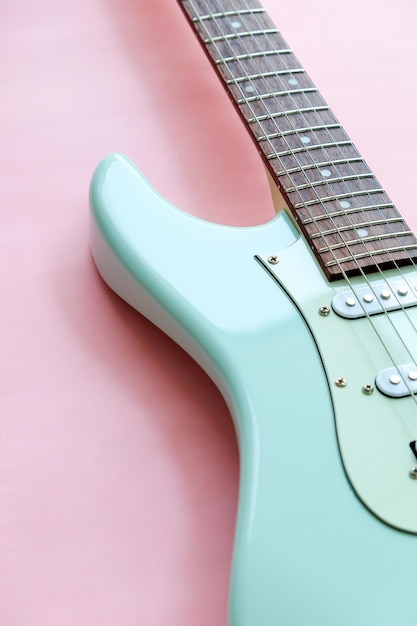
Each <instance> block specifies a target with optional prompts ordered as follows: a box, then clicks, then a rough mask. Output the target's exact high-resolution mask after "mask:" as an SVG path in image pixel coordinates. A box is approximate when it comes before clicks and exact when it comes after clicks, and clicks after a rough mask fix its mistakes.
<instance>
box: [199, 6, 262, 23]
mask: <svg viewBox="0 0 417 626" xmlns="http://www.w3.org/2000/svg"><path fill="white" fill-rule="evenodd" d="M257 13H258V14H259V13H266V11H265V9H263V8H260V9H240V10H239V9H237V10H236V11H223V12H220V13H211V14H207V15H199V16H196V17H193V18H192V21H193V22H203V21H205V20H213V19H215V20H216V19H220V18H225V17H226V18H227V17H236V16H239V15H252V14H257Z"/></svg>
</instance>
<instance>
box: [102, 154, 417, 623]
mask: <svg viewBox="0 0 417 626" xmlns="http://www.w3.org/2000/svg"><path fill="white" fill-rule="evenodd" d="M91 206H92V227H91V242H92V251H93V255H94V259H95V262H96V264H97V267H98V270H99V272H100V273H101V275H102V277H103V278H104V280H105V281H106V282H107V283H108V284H109V285H110V287H111V288H112V289H113V290H114V291H115V292H116V293H117V294H119V296H121V297H122V298H123V299H124V300H126V301H127V302H128V303H129V304H131V305H132V306H133V307H134V308H135V309H137V310H138V311H139V312H140V313H142V314H143V315H145V316H146V317H147V318H149V319H150V320H151V321H152V322H154V323H155V324H156V325H157V326H158V327H160V328H161V329H162V330H163V331H164V332H165V333H167V334H168V335H169V336H170V337H172V338H173V339H174V340H175V341H176V342H177V343H178V344H179V345H181V346H182V347H183V348H184V349H185V350H186V351H187V352H188V353H189V354H190V355H191V356H192V357H193V358H194V359H195V360H196V361H197V362H198V363H199V364H200V365H201V367H202V368H203V369H204V370H205V371H206V372H207V373H208V374H209V376H211V378H212V379H213V380H214V381H215V383H216V384H217V386H218V387H219V389H220V390H221V392H222V394H223V395H224V398H225V400H226V402H227V404H228V406H229V408H230V411H231V414H232V416H233V420H234V423H235V427H236V431H237V435H238V441H239V450H240V459H241V481H240V496H239V511H238V521H237V529H236V539H235V549H234V560H233V570H232V582H231V593H230V618H229V622H230V626H306V625H314V626H395V625H397V626H406V625H408V624H413V623H415V620H416V616H415V606H416V604H415V601H416V598H417V593H416V584H415V579H416V569H417V538H416V536H415V532H416V530H417V481H415V480H412V478H410V475H409V472H410V469H411V468H412V467H413V465H414V464H415V463H416V460H415V459H414V457H413V454H412V452H411V450H410V449H409V447H408V442H409V441H410V440H411V439H413V438H414V439H416V438H417V436H416V435H417V415H416V408H415V401H414V398H413V397H405V398H401V399H393V398H389V397H386V396H385V395H383V394H382V393H380V392H379V391H378V390H375V391H374V392H373V393H370V394H369V395H367V394H365V393H363V391H362V387H363V385H367V384H368V385H374V380H375V375H376V374H377V373H378V372H379V371H380V370H381V369H383V368H384V367H386V366H387V364H386V358H385V352H384V350H385V347H381V346H380V345H379V344H380V342H379V339H378V336H377V334H376V333H375V332H374V329H373V328H370V322H369V320H368V319H364V320H346V319H342V318H341V317H339V316H338V315H336V314H335V313H334V312H332V311H331V312H330V314H329V315H320V314H319V312H318V311H319V309H320V307H322V306H327V307H328V308H331V301H332V298H333V297H334V295H335V293H337V292H338V291H340V290H343V289H346V285H343V284H341V283H340V282H339V283H337V284H332V285H331V284H329V283H328V282H327V281H326V280H325V278H324V277H323V275H322V273H321V271H320V269H319V267H318V265H317V264H316V261H315V260H314V259H313V257H312V256H311V254H310V251H309V250H308V247H307V246H306V244H305V242H304V240H303V239H302V238H301V237H300V236H299V234H298V232H297V230H296V228H295V226H294V225H293V224H292V222H291V220H290V219H289V217H288V216H287V215H286V213H285V212H284V211H282V212H280V213H279V214H278V215H277V216H276V217H275V218H274V219H273V220H272V221H271V222H269V223H267V224H264V225H261V226H257V227H251V228H233V227H226V226H220V225H216V224H211V223H207V222H204V221H202V220H199V219H196V218H194V217H192V216H189V215H187V214H185V213H183V212H181V211H179V210H178V209H176V208H174V207H173V206H172V205H171V204H170V203H168V202H167V201H166V200H164V199H163V198H161V197H160V196H159V195H158V194H157V193H156V192H155V190H154V189H152V188H151V187H150V185H149V184H148V183H147V182H146V181H145V180H144V178H143V177H142V175H141V174H140V173H139V172H138V170H137V169H136V168H135V167H134V165H132V164H131V163H130V162H129V161H128V160H127V159H125V158H124V157H121V156H117V155H114V156H110V157H108V158H107V159H105V160H104V161H103V162H102V163H101V165H100V166H99V167H98V169H97V171H96V173H95V175H94V178H93V181H92V185H91ZM271 255H276V256H277V257H278V259H279V262H278V263H276V264H268V257H269V256H271ZM413 271H414V270H410V280H414V274H413V273H412V272H413ZM387 276H388V278H390V277H394V278H395V272H394V271H392V272H391V274H390V273H387ZM416 284H417V283H416ZM400 313H401V314H402V313H403V312H400ZM395 315H397V313H394V314H393V316H392V317H391V318H390V320H389V323H391V319H394V320H395ZM409 316H410V317H411V320H412V321H413V320H414V316H415V313H414V309H413V310H411V309H410V313H409ZM377 317H380V316H375V318H377ZM375 323H376V324H379V327H378V333H379V334H380V333H381V332H383V331H384V327H383V324H385V323H386V322H384V321H377V322H375ZM399 323H401V320H399ZM404 332H406V331H404ZM410 341H411V340H410ZM410 341H408V339H407V341H406V343H407V342H408V343H410ZM387 342H388V343H389V344H390V349H391V351H394V352H395V351H396V352H397V353H398V358H399V359H400V360H401V359H404V362H407V360H410V359H409V357H408V359H407V357H406V355H405V354H404V355H403V354H402V351H403V350H405V348H404V347H402V346H401V347H400V346H396V344H395V339H393V338H392V337H391V335H390V334H389V331H387ZM401 362H402V361H401ZM388 365H389V364H388ZM338 378H344V379H345V380H346V382H347V384H346V386H344V387H343V386H338V385H337V384H335V381H336V379H338ZM339 384H340V381H339ZM414 422H415V423H414Z"/></svg>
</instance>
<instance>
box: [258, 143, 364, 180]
mask: <svg viewBox="0 0 417 626" xmlns="http://www.w3.org/2000/svg"><path fill="white" fill-rule="evenodd" d="M347 146H353V143H352V142H351V141H332V142H329V143H322V144H316V145H314V146H302V147H300V148H293V149H291V150H284V151H282V152H273V153H272V154H267V155H266V158H267V159H268V161H273V160H274V159H277V158H279V159H281V158H282V157H286V156H292V155H293V154H300V153H301V154H302V153H304V152H306V153H311V152H314V151H315V150H326V149H330V148H346V147H347ZM285 171H286V170H282V171H281V172H277V175H281V174H285Z"/></svg>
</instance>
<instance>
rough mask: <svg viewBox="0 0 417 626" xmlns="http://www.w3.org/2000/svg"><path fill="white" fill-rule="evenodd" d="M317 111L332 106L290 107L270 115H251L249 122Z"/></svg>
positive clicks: (326, 109) (328, 108)
mask: <svg viewBox="0 0 417 626" xmlns="http://www.w3.org/2000/svg"><path fill="white" fill-rule="evenodd" d="M317 111H319V112H320V111H330V107H329V106H327V105H322V106H317V107H304V108H302V109H289V110H288V111H276V112H275V113H270V115H260V116H259V117H250V118H249V119H248V120H247V122H248V124H253V123H254V122H265V121H267V120H274V119H275V118H277V117H287V116H288V115H298V114H299V113H301V114H304V113H315V112H317Z"/></svg>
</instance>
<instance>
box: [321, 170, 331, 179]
mask: <svg viewBox="0 0 417 626" xmlns="http://www.w3.org/2000/svg"><path fill="white" fill-rule="evenodd" d="M320 174H321V175H322V176H323V177H324V178H329V176H331V175H332V173H331V171H330V170H328V169H324V170H320Z"/></svg>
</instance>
